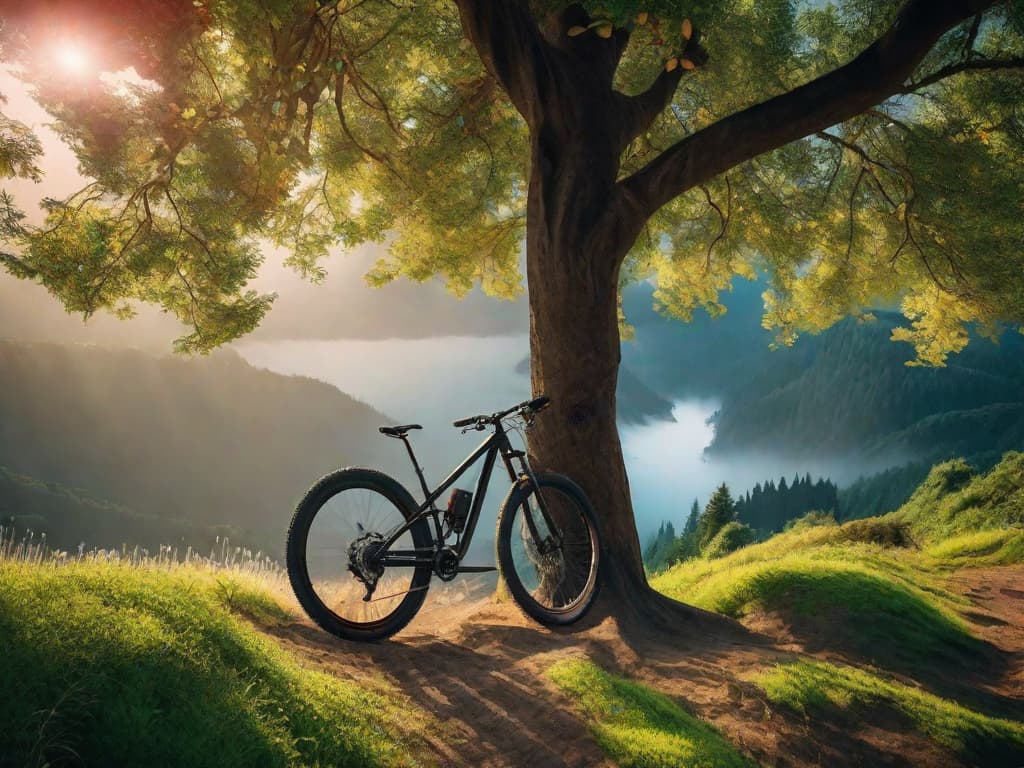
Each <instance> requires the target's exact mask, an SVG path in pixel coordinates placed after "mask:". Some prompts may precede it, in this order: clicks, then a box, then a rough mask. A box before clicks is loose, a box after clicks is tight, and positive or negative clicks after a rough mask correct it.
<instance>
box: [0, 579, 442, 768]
mask: <svg viewBox="0 0 1024 768" xmlns="http://www.w3.org/2000/svg"><path fill="white" fill-rule="evenodd" d="M232 611H239V612H242V613H244V614H246V615H249V616H252V617H254V618H256V619H257V620H260V621H264V622H273V621H276V620H280V619H282V618H284V617H285V616H286V613H285V612H284V611H283V610H282V609H281V608H280V607H279V606H277V605H276V604H275V603H274V601H273V599H272V598H270V597H269V596H268V595H266V594H263V593H262V592H261V591H260V590H259V589H258V588H257V587H256V586H254V585H253V584H250V583H247V582H246V580H245V579H242V578H238V577H235V576H220V577H218V576H216V575H215V574H213V573H211V572H210V571H208V570H202V569H197V568H192V567H184V566H179V567H175V568H163V569H158V568H152V567H150V568H147V567H133V566H131V565H127V564H119V563H116V562H109V563H104V562H102V561H99V560H92V561H88V560H86V561H81V562H72V563H68V564H62V565H55V564H46V563H43V564H41V565H39V564H32V563H25V562H17V561H7V562H3V561H0V690H3V691H5V692H8V693H9V692H14V691H16V692H17V695H16V696H14V695H6V696H3V697H0V755H3V756H4V758H0V764H13V765H45V764H47V763H57V762H59V761H60V760H61V759H74V760H75V761H76V762H82V763H84V764H96V765H165V766H256V765H258V766H302V765H306V766H320V765H322V766H328V765H329V766H378V765H379V766H391V765H414V764H416V761H415V759H414V758H413V757H412V755H411V753H410V747H409V744H408V737H406V736H403V735H402V733H401V732H400V731H399V729H398V727H397V724H398V723H399V722H404V723H406V724H407V725H413V726H415V725H416V724H418V723H420V721H421V720H422V719H423V718H424V717H425V716H423V715H419V714H417V713H416V710H415V709H413V708H411V707H409V705H408V704H407V703H406V702H404V701H402V700H401V699H400V697H399V696H398V695H397V694H396V693H394V692H392V691H390V690H387V689H384V688H379V689H375V690H370V689H368V688H365V687H360V686H358V685H355V684H352V683H347V682H341V681H339V680H337V679H335V678H333V677H331V676H329V675H326V674H322V673H319V672H315V671H311V670H309V669H306V668H304V667H303V666H301V665H300V664H299V663H297V661H296V660H295V659H294V658H293V657H292V656H291V655H290V654H288V653H286V652H285V651H284V650H283V649H281V648H280V647H279V646H277V645H276V644H275V643H273V642H272V641H271V640H269V639H267V638H265V637H264V636H262V635H261V634H259V633H258V632H257V631H256V630H255V629H254V628H253V627H252V625H251V624H249V623H248V622H247V621H245V620H244V619H241V618H239V617H237V616H236V615H234V613H233V612H232ZM403 731H406V732H407V730H406V729H403ZM5 759H6V760H8V761H10V762H9V763H5Z"/></svg>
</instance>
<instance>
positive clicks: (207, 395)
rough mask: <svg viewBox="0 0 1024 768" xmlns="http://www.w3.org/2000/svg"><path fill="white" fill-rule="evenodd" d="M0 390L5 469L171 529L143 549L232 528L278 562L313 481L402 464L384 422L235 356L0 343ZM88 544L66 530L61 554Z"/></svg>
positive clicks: (362, 407)
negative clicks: (343, 470)
mask: <svg viewBox="0 0 1024 768" xmlns="http://www.w3.org/2000/svg"><path fill="white" fill-rule="evenodd" d="M0 381H3V382H4V386H3V387H2V388H0V466H4V467H7V468H8V469H9V470H10V472H11V473H15V474H19V475H25V476H28V477H31V478H35V479H36V480H39V481H43V482H45V483H53V484H56V485H59V486H63V487H65V488H75V489H81V491H82V492H83V493H84V494H86V495H88V496H90V497H92V498H94V499H102V500H104V502H105V503H109V504H110V505H112V506H116V507H124V508H127V509H129V510H133V511H134V512H137V513H140V514H144V515H145V516H147V518H148V519H159V520H166V521H173V522H168V523H166V525H161V527H159V528H158V529H156V530H154V531H153V533H152V535H151V536H147V538H146V539H144V540H152V538H159V539H160V541H161V543H168V544H171V543H173V544H177V543H178V541H179V540H180V537H181V536H182V535H183V533H184V531H185V529H187V528H188V527H189V526H196V525H198V526H201V527H202V528H203V529H207V530H208V527H209V526H211V525H223V526H230V527H231V528H233V529H242V530H245V531H247V532H248V533H247V535H248V536H249V537H250V538H248V539H247V541H246V543H247V544H248V545H249V546H251V547H252V548H254V549H255V548H262V549H263V550H264V551H270V552H275V553H276V552H277V550H278V549H279V548H280V546H281V531H282V530H283V527H284V525H285V523H286V521H287V518H288V515H289V514H290V510H291V509H292V508H293V507H294V504H295V500H296V499H297V498H299V497H300V496H301V495H302V493H303V492H304V490H305V489H306V488H307V487H308V486H309V484H310V482H311V481H312V480H313V479H315V478H316V477H318V476H320V475H321V474H324V473H326V472H328V471H330V470H332V469H334V468H336V467H338V466H344V465H346V464H370V465H375V466H381V465H384V466H388V464H389V462H391V461H393V460H394V459H395V457H396V454H395V453H394V452H387V450H386V449H387V448H388V447H391V446H388V445H384V444H383V441H382V440H381V439H380V437H379V435H378V434H377V427H378V426H379V425H381V424H385V423H388V417H387V416H384V415H383V414H380V413H378V412H377V411H375V410H373V409H372V408H370V407H369V406H368V405H366V404H364V403H361V402H359V401H357V400H354V399H353V398H351V397H348V396H347V395H344V394H342V393H341V392H339V391H338V390H337V389H335V388H334V387H331V386H329V385H327V384H323V383H321V382H318V381H314V380H312V379H306V378H301V377H295V376H281V375H278V374H274V373H270V372H269V371H264V370H258V369H256V368H253V367H251V366H250V365H248V364H247V363H246V362H244V361H243V360H242V359H241V358H239V357H238V356H237V355H235V354H233V353H230V352H224V353H218V354H215V355H213V356H211V357H209V358H196V359H184V358H176V357H169V356H168V357H158V356H153V355H150V354H146V353H144V352H138V351H132V350H113V349H105V348H100V347H87V346H57V345H50V344H17V343H12V342H0ZM9 481H10V475H8V477H7V482H6V485H4V488H7V489H10V488H11V487H12V486H11V484H10V482H9ZM2 498H3V497H0V504H6V505H7V506H8V507H10V506H11V504H12V503H14V502H13V501H12V500H11V499H10V498H9V497H8V499H7V501H3V500H2ZM61 503H62V504H63V503H64V502H61ZM101 503H103V502H101ZM29 506H30V507H31V508H32V510H33V511H32V512H30V513H26V512H25V511H24V509H22V510H14V509H11V510H10V511H9V513H8V514H18V515H24V514H32V515H43V516H46V515H47V514H48V513H47V512H46V511H44V510H43V509H41V507H40V506H39V505H36V504H34V503H32V504H29ZM53 514H54V515H56V514H58V513H57V512H55V511H54V512H53ZM60 514H63V513H60ZM104 514H105V515H106V516H107V517H109V514H107V513H104ZM118 514H120V515H121V516H122V517H123V518H124V519H125V520H128V519H129V517H130V515H129V514H128V513H118ZM64 518H65V519H67V518H68V515H66V514H65V515H64ZM102 518H103V515H100V516H99V518H98V519H102ZM135 519H136V520H139V519H140V518H135ZM183 526H184V528H183ZM51 528H52V526H51ZM82 528H87V526H85V525H83V524H78V525H77V527H76V531H77V530H79V529H82ZM131 529H132V528H131V526H129V530H131ZM53 534H54V535H56V534H57V532H56V531H53ZM79 535H80V533H78V532H75V533H74V534H71V532H70V531H69V532H68V536H67V537H65V538H64V539H63V540H62V543H63V544H66V545H70V546H73V545H74V544H77V541H78V539H77V538H76V537H77V536H79ZM87 540H88V542H89V543H90V545H92V544H99V545H104V544H106V545H108V546H110V545H117V546H119V545H120V543H121V542H122V541H124V539H122V538H119V539H118V540H116V541H99V540H97V538H96V537H95V536H89V537H87ZM132 543H135V542H132ZM189 543H196V544H199V543H201V542H189Z"/></svg>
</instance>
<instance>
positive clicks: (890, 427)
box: [712, 312, 1024, 461]
mask: <svg viewBox="0 0 1024 768" xmlns="http://www.w3.org/2000/svg"><path fill="white" fill-rule="evenodd" d="M876 315H877V319H875V320H870V321H864V322H858V321H856V320H845V321H843V322H842V323H840V324H838V325H837V326H836V327H835V328H833V329H831V330H830V331H828V332H826V333H824V334H821V335H820V336H817V337H808V338H804V339H801V340H799V341H798V342H797V346H796V347H794V348H793V349H789V350H782V351H781V353H780V354H779V355H778V357H777V358H774V359H773V358H769V364H768V365H767V366H766V367H765V368H763V369H756V370H752V371H751V372H750V375H749V376H748V377H746V378H745V379H744V380H743V381H742V383H741V387H738V388H733V389H731V390H730V391H728V392H726V393H725V394H724V396H723V400H722V407H721V411H720V412H719V414H718V415H717V417H716V431H715V442H714V444H713V446H712V450H715V451H721V452H728V451H736V450H759V449H761V450H775V451H778V450H783V451H785V452H788V453H791V454H794V455H798V456H799V455H821V454H822V453H826V454H832V455H844V454H847V455H848V454H853V455H861V456H867V457H882V456H884V457H894V458H917V459H924V460H930V461H934V460H937V459H940V458H946V457H949V456H953V455H962V456H974V455H975V454H979V453H992V452H995V453H1001V452H1003V451H1005V450H1009V449H1012V448H1016V447H1020V446H1021V445H1022V439H1024V357H1022V355H1021V352H1022V351H1024V339H1022V338H1021V337H1020V336H1019V334H1010V333H1007V334H1004V336H1003V338H1002V339H1001V343H1000V344H998V345H997V344H994V343H992V342H990V341H988V340H986V339H975V340H974V341H973V342H972V343H971V344H970V345H969V346H968V348H967V349H966V350H964V352H962V353H961V354H960V355H958V356H956V357H954V358H952V359H951V360H950V362H949V364H948V365H947V366H946V367H944V368H927V367H917V366H907V365H906V363H907V362H908V361H909V360H911V359H912V357H913V353H912V350H911V349H910V348H909V347H908V346H907V345H904V344H897V343H893V342H892V341H890V335H891V333H892V329H893V328H894V327H896V325H897V324H899V323H900V322H901V320H902V318H900V317H899V316H897V315H895V314H894V313H887V312H878V313H876Z"/></svg>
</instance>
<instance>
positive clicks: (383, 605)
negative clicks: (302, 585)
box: [305, 488, 426, 627]
mask: <svg viewBox="0 0 1024 768" xmlns="http://www.w3.org/2000/svg"><path fill="white" fill-rule="evenodd" d="M404 522H405V515H404V514H403V513H402V510H401V508H400V507H399V506H398V505H397V504H396V503H395V502H393V501H392V500H391V499H389V498H388V497H387V496H385V495H384V494H383V493H381V492H380V491H378V490H376V489H372V488H345V489H343V490H340V491H338V492H336V493H334V494H332V495H331V496H329V497H328V498H326V499H325V500H324V501H323V503H322V504H321V505H320V507H319V509H317V511H316V513H315V515H314V516H313V519H312V521H311V522H310V525H309V528H308V530H307V532H306V541H305V550H306V552H305V567H306V572H307V576H308V578H309V584H310V587H311V588H312V591H313V593H314V595H315V596H316V598H317V599H318V600H319V601H320V602H321V603H322V604H323V606H324V607H325V608H326V609H327V610H328V611H330V612H331V613H332V614H333V615H334V616H335V617H336V618H337V619H338V620H340V621H342V622H344V623H346V624H349V625H353V626H359V627H373V626H377V625H381V624H384V623H386V622H387V621H388V620H389V619H390V617H391V616H392V614H394V613H395V612H396V611H398V610H399V609H400V608H401V606H402V602H403V601H404V600H405V599H406V597H407V596H408V595H409V594H410V593H412V592H415V591H418V590H422V589H425V588H426V584H418V583H417V579H416V569H415V568H413V567H398V566H395V567H388V568H387V569H386V570H385V571H384V574H383V575H382V576H381V577H380V579H379V580H378V582H377V587H376V589H375V590H374V592H373V594H372V596H371V598H370V600H369V601H365V600H364V599H363V598H364V597H365V596H366V586H365V584H364V583H363V582H362V581H360V580H359V579H358V578H357V577H356V576H355V574H353V573H352V572H351V571H350V570H349V551H350V548H351V547H352V545H353V543H355V542H357V541H359V540H365V539H366V537H367V536H371V535H373V534H378V535H380V536H382V537H383V536H386V535H387V534H388V533H390V532H391V531H392V530H394V529H395V528H397V527H398V526H400V525H402V524H403V523H404ZM392 549H396V550H397V549H401V550H409V551H411V550H413V549H415V543H414V541H413V536H412V533H411V531H405V532H404V533H403V534H402V535H401V536H400V537H399V538H398V540H397V541H396V542H395V543H394V544H393V545H392Z"/></svg>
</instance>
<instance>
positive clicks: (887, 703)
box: [753, 661, 1024, 766]
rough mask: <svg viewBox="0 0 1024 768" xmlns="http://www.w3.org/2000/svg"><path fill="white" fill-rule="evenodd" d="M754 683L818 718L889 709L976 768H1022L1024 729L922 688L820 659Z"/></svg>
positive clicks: (769, 674) (759, 677)
mask: <svg viewBox="0 0 1024 768" xmlns="http://www.w3.org/2000/svg"><path fill="white" fill-rule="evenodd" d="M753 682H754V683H756V684H757V685H758V686H760V687H761V688H762V689H763V690H764V692H765V694H766V695H767V697H768V699H769V700H770V701H772V702H774V703H775V704H785V705H787V706H789V707H792V708H793V709H796V710H798V711H801V712H805V713H808V714H812V715H815V716H828V715H829V714H830V710H836V709H839V710H846V711H851V710H852V711H854V712H855V713H856V714H858V715H862V714H864V713H865V712H866V711H868V710H872V709H879V708H888V709H890V710H894V711H896V712H898V713H899V714H901V715H903V716H904V717H906V718H908V719H909V720H910V721H912V722H913V723H914V725H915V726H916V727H917V728H918V729H919V730H920V731H921V732H922V733H924V734H925V735H927V736H928V737H929V738H931V739H932V740H933V741H935V742H937V743H939V744H941V745H943V746H945V747H947V748H948V749H951V750H953V751H954V752H957V753H958V754H960V755H961V756H963V757H964V758H966V759H968V760H970V761H972V762H973V763H974V764H977V765H992V766H995V765H1007V766H1009V765H1020V764H1024V725H1021V724H1020V723H1015V722H1012V721H1009V720H1002V719H999V718H994V717H989V716H987V715H984V714H981V713H979V712H976V711H974V710H971V709H968V708H966V707H963V706H961V705H959V704H956V703H955V702H952V701H948V700H947V699H942V698H939V697H938V696H935V695H933V694H931V693H927V692H925V691H922V690H920V689H918V688H913V687H911V686H908V685H903V684H902V683H897V682H893V681H890V680H885V679H883V678H881V677H878V676H877V675H874V674H871V673H870V672H865V671H864V670H860V669H855V668H852V667H841V666H837V665H834V664H828V663H824V662H817V661H799V662H796V663H793V664H784V665H781V666H778V667H776V668H775V669H772V670H770V671H768V672H764V673H761V674H759V675H757V676H756V677H755V678H754V679H753Z"/></svg>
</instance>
